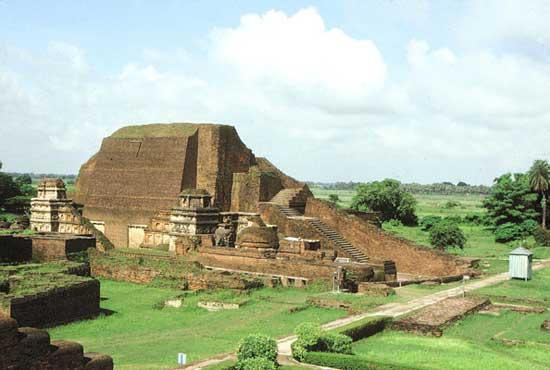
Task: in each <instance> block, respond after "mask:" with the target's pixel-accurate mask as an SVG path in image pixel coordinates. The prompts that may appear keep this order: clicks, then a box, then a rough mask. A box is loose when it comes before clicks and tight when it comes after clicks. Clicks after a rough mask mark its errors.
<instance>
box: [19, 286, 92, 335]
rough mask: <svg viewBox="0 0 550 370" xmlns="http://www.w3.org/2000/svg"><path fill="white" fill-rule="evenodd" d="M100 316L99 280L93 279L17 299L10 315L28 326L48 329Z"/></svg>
mask: <svg viewBox="0 0 550 370" xmlns="http://www.w3.org/2000/svg"><path fill="white" fill-rule="evenodd" d="M97 315H99V281H97V280H89V281H84V282H80V283H75V284H71V285H69V286H66V287H62V288H55V289H52V290H49V291H46V292H42V293H38V294H33V295H28V296H25V297H21V298H13V299H12V300H11V303H10V316H11V317H12V318H14V319H15V320H17V321H18V322H19V323H20V324H21V325H24V326H36V327H47V326H54V325H59V324H64V323H68V322H71V321H75V320H82V319H88V318H92V317H95V316H97Z"/></svg>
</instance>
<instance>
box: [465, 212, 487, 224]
mask: <svg viewBox="0 0 550 370" xmlns="http://www.w3.org/2000/svg"><path fill="white" fill-rule="evenodd" d="M464 222H467V223H469V224H473V225H483V224H484V222H485V220H484V217H483V216H482V215H477V214H475V213H474V214H470V215H466V216H464Z"/></svg>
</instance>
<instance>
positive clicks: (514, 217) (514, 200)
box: [483, 173, 541, 241]
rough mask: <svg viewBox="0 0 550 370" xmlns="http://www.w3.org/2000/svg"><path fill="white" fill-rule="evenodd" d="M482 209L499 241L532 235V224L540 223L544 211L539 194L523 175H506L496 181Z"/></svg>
mask: <svg viewBox="0 0 550 370" xmlns="http://www.w3.org/2000/svg"><path fill="white" fill-rule="evenodd" d="M483 206H484V207H485V208H486V209H487V218H488V220H489V221H490V223H491V225H492V226H493V227H494V228H495V235H496V236H498V238H497V239H499V241H504V240H516V239H519V238H521V237H524V236H527V235H529V233H530V232H531V227H530V225H529V224H530V222H529V221H531V222H532V221H538V220H539V217H540V209H541V207H540V200H539V195H538V194H537V193H535V192H533V191H532V190H531V187H530V186H529V177H528V176H527V175H525V174H522V173H516V174H514V175H512V174H510V173H507V174H504V175H502V176H500V177H498V178H496V179H495V181H494V185H493V187H492V189H491V193H490V194H489V196H488V197H487V198H485V200H484V201H483ZM512 229H515V230H512ZM502 236H506V237H502ZM510 238H511V239H510Z"/></svg>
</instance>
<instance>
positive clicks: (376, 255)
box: [305, 198, 468, 276]
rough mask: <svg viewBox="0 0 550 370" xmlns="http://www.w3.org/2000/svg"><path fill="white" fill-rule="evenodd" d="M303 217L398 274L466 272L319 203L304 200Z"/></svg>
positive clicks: (455, 261) (457, 263) (451, 260)
mask: <svg viewBox="0 0 550 370" xmlns="http://www.w3.org/2000/svg"><path fill="white" fill-rule="evenodd" d="M305 215H306V216H311V217H318V218H320V219H321V220H322V221H323V222H325V223H326V224H327V225H328V226H330V227H331V228H333V229H334V230H336V231H337V232H338V233H340V234H341V235H342V236H343V237H344V238H346V239H347V240H349V242H350V243H352V244H353V245H354V246H356V247H357V248H359V249H361V250H362V251H363V252H364V253H365V254H366V255H367V256H368V257H369V258H372V259H375V260H392V261H395V264H396V266H397V271H399V272H404V273H409V274H414V275H417V276H450V275H460V274H463V273H464V272H466V270H467V269H468V266H466V265H465V264H464V261H461V260H460V259H459V258H457V257H455V256H452V255H450V254H448V253H444V252H439V251H435V250H432V249H429V248H426V247H423V246H420V245H416V244H414V243H412V242H410V241H407V240H405V239H401V238H398V237H395V236H393V235H391V234H389V233H387V232H385V231H383V230H381V229H380V228H378V227H376V226H375V225H373V224H372V223H370V222H367V221H364V220H363V219H361V218H359V217H357V216H354V215H352V214H348V213H346V212H343V211H340V210H338V209H336V208H334V207H332V206H331V205H330V204H328V203H327V202H325V201H322V200H320V199H315V198H309V199H308V201H307V205H306V212H305Z"/></svg>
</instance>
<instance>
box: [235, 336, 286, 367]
mask: <svg viewBox="0 0 550 370" xmlns="http://www.w3.org/2000/svg"><path fill="white" fill-rule="evenodd" d="M258 357H260V358H265V359H267V360H269V361H271V362H273V363H275V361H277V342H276V341H275V339H273V338H270V337H268V336H266V335H261V334H258V335H249V336H247V337H245V338H243V339H242V340H241V342H240V343H239V349H238V350H237V360H238V361H239V362H241V361H244V360H247V359H251V358H258Z"/></svg>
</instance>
